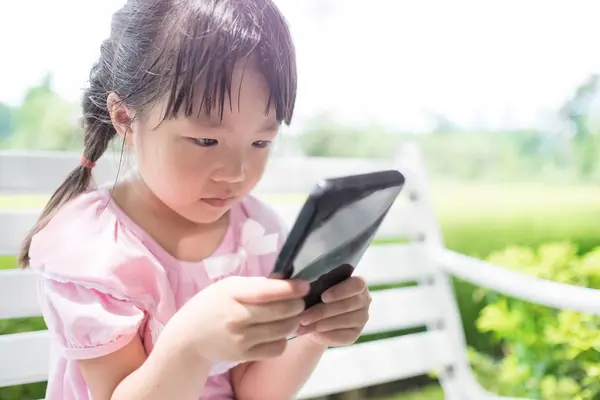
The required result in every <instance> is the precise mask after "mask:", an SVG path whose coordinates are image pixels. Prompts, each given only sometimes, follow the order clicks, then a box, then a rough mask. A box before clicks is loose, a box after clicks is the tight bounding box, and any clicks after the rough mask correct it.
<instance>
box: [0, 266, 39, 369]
mask: <svg viewBox="0 0 600 400" xmlns="http://www.w3.org/2000/svg"><path fill="white" fill-rule="evenodd" d="M40 315H41V310H40V305H39V301H38V279H37V275H36V274H35V273H34V272H33V271H31V270H21V269H13V270H5V271H2V270H0V320H2V319H10V318H25V317H37V316H40ZM0 354H1V353H0ZM0 359H1V358H0Z"/></svg>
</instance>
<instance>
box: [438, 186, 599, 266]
mask: <svg viewBox="0 0 600 400" xmlns="http://www.w3.org/2000/svg"><path fill="white" fill-rule="evenodd" d="M432 187H433V190H432V198H433V201H434V204H435V209H436V213H437V215H438V217H439V220H440V222H441V226H442V231H443V233H444V239H445V242H446V245H447V246H448V247H449V248H451V249H454V250H457V251H461V252H464V253H467V254H472V255H476V256H480V257H485V256H487V255H488V254H489V253H490V252H492V251H495V250H500V249H502V248H504V247H506V246H508V245H517V244H518V245H526V246H537V245H539V244H541V243H544V242H549V241H564V240H569V241H573V242H575V243H576V244H577V245H578V246H579V247H580V250H581V251H588V250H590V249H591V248H592V247H595V246H597V245H599V244H600V188H598V187H596V186H591V185H590V186H564V187H559V186H549V185H540V184H525V183H523V184H496V185H465V184H458V185H452V184H434V185H432Z"/></svg>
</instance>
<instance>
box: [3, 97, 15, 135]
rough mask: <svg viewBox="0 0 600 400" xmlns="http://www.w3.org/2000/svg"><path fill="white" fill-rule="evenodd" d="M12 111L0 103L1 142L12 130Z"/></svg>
mask: <svg viewBox="0 0 600 400" xmlns="http://www.w3.org/2000/svg"><path fill="white" fill-rule="evenodd" d="M12 119H13V116H12V110H11V109H10V107H8V106H7V105H4V104H2V103H0V140H1V139H2V138H3V137H6V136H7V135H8V134H9V133H10V131H11V129H12V123H13V121H12Z"/></svg>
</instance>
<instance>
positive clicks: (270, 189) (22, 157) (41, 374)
mask: <svg viewBox="0 0 600 400" xmlns="http://www.w3.org/2000/svg"><path fill="white" fill-rule="evenodd" d="M77 162H78V157H77V155H75V154H51V153H50V154H43V153H35V154H32V153H27V154H15V153H2V152H0V195H1V194H3V193H4V194H6V193H13V194H16V193H49V192H50V191H51V190H53V189H54V188H55V187H56V185H57V184H58V182H59V181H61V180H62V179H63V177H64V176H65V174H66V173H67V171H69V170H70V169H72V168H73V166H74V165H76V164H77ZM115 167H116V161H115V160H114V159H111V158H110V157H109V158H108V159H105V160H103V161H102V162H101V163H100V164H99V166H98V167H97V170H96V171H95V173H96V175H97V176H98V177H99V180H102V181H104V180H107V179H110V178H111V177H112V176H113V173H114V171H115ZM386 168H397V169H399V170H401V171H402V172H403V173H404V174H405V175H406V178H407V187H406V190H405V191H404V192H403V194H402V195H401V199H400V200H399V201H398V202H397V204H396V205H394V208H393V209H392V211H391V213H390V214H389V216H388V218H387V219H386V222H385V224H384V226H383V227H382V229H381V231H380V232H379V234H378V237H379V238H386V237H394V238H399V237H401V238H404V239H406V240H405V241H404V242H402V243H393V244H377V245H373V246H372V247H371V248H370V249H369V250H368V251H367V253H366V255H365V257H364V259H363V261H362V262H361V263H360V265H359V266H358V271H357V273H360V274H362V275H364V276H365V277H366V278H367V280H368V282H369V284H370V285H390V284H392V285H396V286H400V284H407V283H408V284H412V285H408V286H407V285H402V287H398V288H392V289H386V290H379V291H375V292H374V293H373V304H372V310H371V317H370V320H369V323H368V325H367V327H366V329H365V332H364V333H365V334H373V333H381V332H390V331H397V330H401V329H408V328H418V327H425V328H426V330H424V331H420V332H419V333H413V334H406V335H403V336H398V337H393V338H388V339H380V340H375V341H370V342H365V343H360V344H355V345H352V346H347V347H341V348H335V349H330V350H328V351H327V352H326V354H325V356H324V358H323V359H322V361H321V362H320V364H319V365H318V367H317V369H316V371H315V372H314V374H313V376H312V377H311V379H310V380H309V382H308V383H307V384H306V386H305V387H304V388H303V389H302V391H301V393H300V396H299V397H300V398H313V397H319V396H325V395H328V394H333V393H339V392H344V391H350V390H353V389H358V388H363V387H368V386H373V385H377V384H382V383H386V382H392V381H398V380H402V379H405V378H409V377H414V376H419V375H423V374H426V373H428V372H437V373H438V376H439V380H440V383H441V385H442V388H443V391H444V394H445V398H446V399H451V400H470V399H475V400H482V399H493V398H498V397H496V396H494V395H492V394H489V393H487V392H485V391H484V390H483V388H482V387H481V386H480V385H479V384H478V383H477V381H476V380H475V378H474V375H473V373H472V371H471V369H470V366H469V363H468V360H467V351H466V346H465V339H464V336H463V330H462V326H461V320H460V315H459V311H458V308H457V303H456V299H455V296H454V292H453V289H452V285H451V277H452V276H456V277H459V278H461V279H463V280H466V281H469V282H472V283H474V284H476V285H479V286H483V287H487V288H489V289H492V290H496V291H499V292H503V293H506V294H508V295H511V296H515V297H518V298H521V299H524V300H527V301H531V302H536V303H539V304H543V305H547V306H551V307H557V308H564V309H572V310H577V311H582V312H587V313H593V314H596V315H600V292H599V291H595V290H591V289H584V288H577V287H572V286H568V285H564V284H559V283H554V282H549V281H544V280H541V279H536V278H532V277H529V276H524V275H522V274H519V273H515V272H512V271H509V270H506V269H503V268H500V267H497V266H494V265H490V264H489V263H486V262H482V261H480V260H477V259H474V258H471V257H467V256H464V255H461V254H458V253H455V252H452V251H449V250H446V249H445V248H444V245H443V241H442V238H441V234H440V230H439V227H438V224H437V221H436V218H435V214H434V212H433V208H432V205H431V202H430V200H429V197H428V191H427V179H426V175H425V168H424V164H423V162H422V160H421V157H420V155H419V152H418V149H417V148H416V147H414V146H410V145H405V146H403V148H402V149H401V151H400V152H399V154H398V160H397V163H396V164H394V165H392V164H391V163H389V162H387V163H386V162H383V161H380V162H374V161H364V160H331V159H326V160H313V159H274V160H273V161H272V164H271V165H270V167H269V168H268V172H267V174H266V176H265V179H264V180H263V182H262V183H261V185H260V186H259V188H258V189H257V192H258V193H279V194H281V193H298V192H300V193H306V192H307V191H308V190H309V189H310V187H311V186H312V185H313V184H314V182H315V181H316V180H317V178H320V177H323V176H336V175H344V174H351V173H359V172H366V171H372V170H377V169H386ZM273 205H274V207H275V208H276V209H277V210H278V212H279V213H280V214H281V215H282V216H283V217H284V219H286V220H287V221H288V223H289V224H291V223H293V220H294V218H295V215H296V213H297V211H298V209H299V206H300V204H292V205H290V204H277V203H274V204H273ZM37 212H38V210H29V211H19V212H17V211H10V212H1V211H0V255H2V254H5V255H6V254H16V252H17V249H18V246H19V244H20V241H21V239H22V237H23V236H24V234H25V232H26V231H27V229H29V227H30V226H31V225H32V223H33V222H34V220H35V217H36V215H37ZM38 315H39V309H38V304H37V298H36V283H35V276H34V275H33V274H31V273H30V272H28V271H21V270H8V271H0V319H6V318H20V317H30V316H38ZM49 340H50V338H49V337H48V334H47V332H44V331H41V332H30V333H19V334H12V335H4V336H0V387H2V386H11V385H17V384H24V383H30V382H38V381H44V380H45V379H46V376H47V370H48V360H49V354H48V352H49V346H48V344H49Z"/></svg>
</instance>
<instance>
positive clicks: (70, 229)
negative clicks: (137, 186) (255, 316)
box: [30, 189, 285, 400]
mask: <svg viewBox="0 0 600 400" xmlns="http://www.w3.org/2000/svg"><path fill="white" fill-rule="evenodd" d="M109 200H110V193H109V191H108V190H107V189H98V190H95V191H91V192H89V193H85V194H82V195H81V196H79V197H77V198H76V199H74V200H73V201H71V202H70V203H68V204H67V205H66V206H64V207H63V208H62V209H61V210H60V211H59V212H58V213H57V215H56V216H55V217H54V218H53V219H52V221H51V222H50V223H49V224H48V225H47V226H46V227H45V228H44V229H43V230H42V231H40V232H39V233H38V234H36V235H35V237H34V239H33V242H32V245H31V250H30V258H31V267H32V269H34V270H35V271H37V272H38V273H39V275H40V276H41V279H40V281H41V283H40V298H41V304H42V311H43V315H44V319H45V321H46V324H47V326H48V329H49V330H50V332H51V333H52V336H53V346H52V347H53V348H52V350H53V351H52V357H51V363H52V364H51V368H50V376H49V380H48V389H47V394H46V399H47V400H58V399H61V400H88V399H91V396H90V394H89V392H88V389H87V387H86V384H85V381H84V380H83V378H82V376H81V374H80V372H79V370H78V368H77V364H76V360H80V359H89V358H94V357H100V356H104V355H106V354H109V353H112V352H115V351H117V350H119V349H120V348H122V347H124V346H125V345H126V344H127V343H129V342H130V341H131V340H132V338H134V337H135V335H140V337H141V338H142V341H143V343H144V347H145V349H146V352H147V354H150V352H151V351H152V348H153V347H154V344H155V343H156V341H157V339H158V337H159V335H160V332H161V330H162V328H163V327H164V326H165V324H166V323H167V322H168V321H169V319H170V318H171V317H172V316H173V315H174V314H175V312H176V311H177V310H178V309H179V308H181V306H182V305H183V304H184V303H185V302H186V301H188V300H189V299H190V298H191V297H193V296H194V295H195V294H196V293H198V292H199V291H201V290H202V289H204V288H205V287H207V286H209V285H210V284H212V283H213V282H215V281H217V280H219V279H223V278H224V277H227V276H231V275H241V276H268V275H269V274H270V273H271V271H272V268H273V265H274V262H275V257H276V254H277V251H278V250H279V248H280V247H281V245H282V244H283V240H284V238H285V231H284V230H283V229H282V225H281V224H280V220H279V218H278V217H277V216H276V214H275V213H274V212H273V211H272V210H271V209H270V208H269V207H268V206H266V205H264V204H263V203H262V202H260V201H259V200H258V199H256V198H254V197H252V196H248V197H247V198H246V199H245V200H243V201H242V202H241V203H239V204H236V205H235V206H234V207H233V208H232V210H231V218H230V224H229V227H228V230H227V233H226V235H225V238H224V239H223V241H222V243H221V244H220V245H219V247H218V248H217V250H216V251H215V252H214V253H213V254H212V255H211V256H210V257H208V258H206V259H205V260H203V261H202V262H184V261H180V260H177V259H175V258H174V257H172V256H171V255H170V254H169V253H167V252H166V251H165V250H164V249H163V248H161V246H159V245H158V243H157V242H155V241H154V240H153V239H152V238H151V237H150V236H149V235H148V234H147V233H146V232H144V231H143V230H142V229H141V228H140V227H139V226H138V225H136V224H135V223H133V221H132V220H131V219H130V218H128V216H127V215H126V214H125V213H124V212H123V211H122V210H121V209H119V208H118V206H117V205H116V203H115V202H114V201H109ZM233 366H235V364H233V363H215V364H213V366H212V370H211V373H210V376H209V378H208V380H207V382H206V386H205V390H204V393H203V395H202V397H201V399H206V400H209V399H210V400H224V399H232V398H233V391H232V387H231V384H230V380H229V369H230V368H232V367H233Z"/></svg>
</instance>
